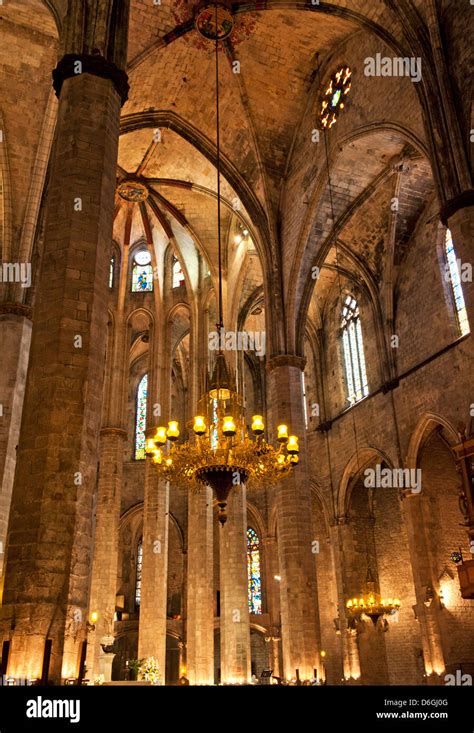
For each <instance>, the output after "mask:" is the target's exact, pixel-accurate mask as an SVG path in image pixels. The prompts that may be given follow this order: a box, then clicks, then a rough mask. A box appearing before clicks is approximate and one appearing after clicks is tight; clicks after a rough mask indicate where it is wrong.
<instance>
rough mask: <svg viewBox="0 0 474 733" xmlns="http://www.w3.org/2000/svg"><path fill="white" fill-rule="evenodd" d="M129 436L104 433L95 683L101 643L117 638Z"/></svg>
mask: <svg viewBox="0 0 474 733" xmlns="http://www.w3.org/2000/svg"><path fill="white" fill-rule="evenodd" d="M126 438H127V434H126V432H125V431H124V430H120V429H118V428H103V429H102V430H101V431H100V446H99V449H100V461H99V480H98V489H97V509H96V527H95V541H94V559H93V562H92V581H91V590H90V600H89V608H90V611H91V612H96V613H97V614H98V619H97V622H96V623H95V631H93V632H92V633H90V634H89V638H88V653H87V668H88V670H89V674H90V675H91V677H92V679H94V678H95V677H96V676H97V675H99V674H100V671H99V662H100V655H101V654H102V650H101V643H103V638H104V637H106V636H111V635H113V629H114V615H115V596H116V592H117V565H118V545H119V521H120V498H121V491H122V473H123V450H124V442H125V440H126Z"/></svg>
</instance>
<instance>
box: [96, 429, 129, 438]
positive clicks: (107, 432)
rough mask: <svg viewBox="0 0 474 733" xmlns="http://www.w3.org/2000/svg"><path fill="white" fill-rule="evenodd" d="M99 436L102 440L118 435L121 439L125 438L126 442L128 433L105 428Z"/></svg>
mask: <svg viewBox="0 0 474 733" xmlns="http://www.w3.org/2000/svg"><path fill="white" fill-rule="evenodd" d="M99 434H100V437H101V438H102V437H103V436H105V435H117V436H118V437H119V438H123V439H124V440H126V438H127V431H126V430H123V429H122V428H111V427H104V428H101V429H100V433H99Z"/></svg>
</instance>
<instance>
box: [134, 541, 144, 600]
mask: <svg viewBox="0 0 474 733" xmlns="http://www.w3.org/2000/svg"><path fill="white" fill-rule="evenodd" d="M142 566H143V542H142V540H141V539H140V541H139V543H138V546H137V566H136V574H135V606H137V607H139V606H140V601H141V598H142Z"/></svg>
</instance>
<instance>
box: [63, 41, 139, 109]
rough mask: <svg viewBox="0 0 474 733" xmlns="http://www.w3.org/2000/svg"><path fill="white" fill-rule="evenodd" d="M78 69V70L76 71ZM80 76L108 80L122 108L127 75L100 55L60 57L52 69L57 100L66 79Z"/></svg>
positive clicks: (126, 94) (77, 54)
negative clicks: (84, 75) (90, 75)
mask: <svg viewBox="0 0 474 733" xmlns="http://www.w3.org/2000/svg"><path fill="white" fill-rule="evenodd" d="M78 69H80V70H79V71H78ZM80 74H92V75H93V76H100V77H101V78H102V79H110V81H111V82H112V84H113V85H114V87H115V91H116V92H117V94H118V95H119V97H120V100H121V104H122V106H123V105H124V104H125V102H126V101H127V99H128V91H129V88H130V87H129V84H128V75H127V74H126V72H125V71H123V69H119V68H118V66H116V65H115V64H114V63H112V61H107V59H105V58H104V57H103V56H101V55H100V54H86V53H68V54H66V55H65V56H63V57H62V59H61V60H60V61H59V62H58V65H57V66H56V68H55V69H53V89H54V91H55V92H56V96H57V97H58V98H59V96H60V94H61V89H62V86H63V83H64V81H65V80H66V79H70V78H71V77H77V76H80Z"/></svg>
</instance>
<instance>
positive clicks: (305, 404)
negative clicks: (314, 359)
mask: <svg viewBox="0 0 474 733" xmlns="http://www.w3.org/2000/svg"><path fill="white" fill-rule="evenodd" d="M301 376H302V381H303V410H304V424H305V428H306V429H308V405H307V403H306V378H305V375H304V372H302V375H301Z"/></svg>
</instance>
